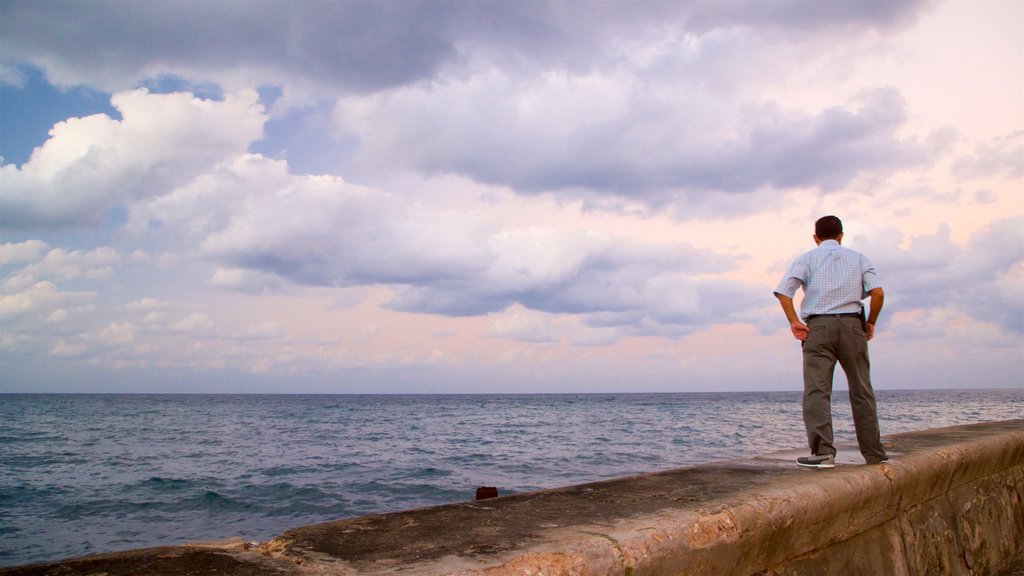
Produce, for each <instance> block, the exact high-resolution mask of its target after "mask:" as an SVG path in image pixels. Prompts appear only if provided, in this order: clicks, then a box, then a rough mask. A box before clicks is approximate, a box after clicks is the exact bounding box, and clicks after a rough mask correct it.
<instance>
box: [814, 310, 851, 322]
mask: <svg viewBox="0 0 1024 576" xmlns="http://www.w3.org/2000/svg"><path fill="white" fill-rule="evenodd" d="M815 318H861V312H843V313H841V314H811V315H810V316H808V317H807V321H808V322H810V321H811V320H814V319H815Z"/></svg>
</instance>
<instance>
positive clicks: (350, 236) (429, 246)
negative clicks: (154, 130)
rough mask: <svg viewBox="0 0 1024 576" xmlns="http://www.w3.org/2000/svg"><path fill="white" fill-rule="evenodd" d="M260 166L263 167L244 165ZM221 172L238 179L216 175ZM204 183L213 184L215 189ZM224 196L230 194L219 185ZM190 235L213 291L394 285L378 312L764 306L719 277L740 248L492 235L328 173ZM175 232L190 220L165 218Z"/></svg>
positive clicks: (719, 313) (664, 313) (676, 319)
mask: <svg viewBox="0 0 1024 576" xmlns="http://www.w3.org/2000/svg"><path fill="white" fill-rule="evenodd" d="M245 169H246V170H250V169H251V170H254V171H256V172H259V171H260V169H259V168H252V167H249V168H245ZM222 177H223V178H224V179H225V180H231V179H239V180H242V181H246V180H245V178H242V177H239V176H227V175H225V176H222ZM218 189H219V187H218V186H210V187H209V190H211V191H213V190H218ZM227 193H228V194H231V192H230V190H228V192H227ZM249 194H252V195H253V197H254V198H259V201H253V202H247V203H245V207H244V208H243V209H241V210H239V211H238V212H237V213H236V214H234V215H232V216H230V217H228V220H227V221H226V222H225V223H224V225H223V226H222V227H221V228H219V229H218V230H216V231H212V232H211V231H207V230H202V229H200V230H195V231H194V233H195V234H196V235H195V236H194V237H193V241H195V242H199V243H201V246H202V251H203V253H204V254H205V255H206V256H207V257H208V258H210V259H211V260H213V261H214V262H215V263H216V264H217V265H219V266H222V267H223V268H222V270H221V272H220V273H219V276H218V277H217V278H215V281H216V283H217V284H218V285H220V286H224V287H229V288H230V287H234V286H237V285H240V284H245V283H247V281H246V280H239V279H244V278H251V277H252V274H253V273H255V274H256V276H257V277H260V278H262V280H261V281H260V282H259V284H260V285H261V286H264V287H266V286H271V285H272V284H273V283H272V282H271V281H270V280H269V279H270V278H274V277H276V278H279V279H281V280H282V281H284V282H286V283H293V284H299V285H306V286H327V287H343V286H369V285H389V286H392V287H393V288H394V289H395V296H394V298H393V299H392V300H391V301H390V302H389V303H387V304H386V307H388V308H391V309H394V310H401V311H407V312H418V313H428V314H438V315H446V316H473V315H481V314H486V313H493V312H500V311H502V310H505V309H507V308H509V307H510V306H514V305H517V304H518V305H521V306H523V307H525V308H527V309H530V310H536V311H541V312H546V313H552V314H579V315H581V316H582V318H583V322H584V323H585V324H587V325H590V326H593V327H609V326H619V327H621V326H625V325H627V324H631V323H639V324H640V325H642V326H646V327H645V328H631V330H632V329H637V330H641V331H644V332H645V333H653V332H658V333H665V334H671V335H678V334H681V333H683V332H685V331H691V330H695V329H698V328H700V327H704V326H708V325H711V324H714V323H720V322H723V321H724V322H728V321H730V320H734V321H739V319H740V318H741V317H742V315H743V314H749V312H750V310H752V309H756V308H758V307H761V306H763V304H764V298H763V294H762V292H763V289H761V288H754V287H750V286H746V285H744V284H742V283H735V282H725V281H722V280H721V279H720V275H721V274H722V273H724V272H728V271H731V270H733V269H735V267H736V266H737V265H738V258H740V257H737V256H727V255H723V254H717V253H714V252H711V251H708V250H700V249H696V248H694V247H691V246H688V245H684V244H666V245H659V244H640V243H636V242H633V241H629V240H623V239H617V238H608V237H601V236H593V235H590V234H584V233H576V232H565V231H559V230H557V229H550V228H515V229H507V230H501V229H498V230H495V229H490V228H486V227H483V226H480V225H477V224H476V223H474V221H473V218H472V216H470V215H467V214H463V213H459V212H448V211H442V210H438V209H429V208H426V207H422V206H418V205H414V204H409V203H407V202H405V201H402V200H401V199H400V198H398V197H396V196H393V195H390V194H386V193H382V192H379V191H375V190H372V189H368V188H363V187H359V186H354V185H351V184H347V183H345V182H343V181H342V180H340V179H336V178H326V177H296V178H294V180H293V181H292V182H291V183H290V184H289V185H288V186H286V187H285V188H283V189H280V188H274V189H270V188H268V189H265V190H260V189H258V188H250V189H249ZM166 225H167V226H168V227H169V229H168V230H166V231H164V232H163V233H165V234H169V235H172V236H174V237H178V234H179V230H183V229H186V228H187V225H188V224H187V222H185V221H184V220H182V221H180V222H177V223H175V222H171V221H168V222H167V224H166Z"/></svg>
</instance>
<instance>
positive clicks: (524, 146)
mask: <svg viewBox="0 0 1024 576" xmlns="http://www.w3.org/2000/svg"><path fill="white" fill-rule="evenodd" d="M672 81H673V82H674V80H672ZM905 121H906V103H905V101H904V99H903V97H902V95H901V94H900V93H899V92H898V91H897V90H895V89H893V88H879V89H873V90H869V91H866V92H864V93H863V94H861V95H860V96H859V97H858V98H857V99H856V100H854V101H852V102H851V103H850V104H849V105H847V106H834V107H831V108H827V109H825V110H822V111H820V112H813V111H803V110H791V109H786V108H784V107H782V106H780V105H777V104H774V103H762V104H757V105H753V104H747V105H740V104H738V103H736V102H731V101H729V100H728V99H723V98H722V97H721V95H719V94H715V93H712V92H710V91H706V90H703V89H701V88H699V87H696V88H690V87H686V86H681V85H678V84H672V83H669V82H666V80H665V79H661V80H654V79H646V78H641V77H638V76H635V75H622V76H619V75H614V74H613V75H596V74H595V75H590V76H586V77H566V76H565V75H562V74H547V75H541V76H531V77H529V78H525V79H519V78H512V77H509V76H508V75H507V74H506V73H505V72H501V71H497V70H492V71H490V72H487V73H485V74H482V75H477V76H472V77H469V78H454V79H452V80H450V81H442V82H435V83H432V84H430V85H427V86H423V87H409V88H403V89H400V90H396V91H394V92H382V93H377V94H373V95H368V96H352V97H347V98H344V99H342V100H340V101H339V103H338V105H337V107H336V109H335V122H336V123H337V126H338V130H341V131H347V132H349V133H351V134H353V135H355V136H356V137H358V138H359V140H360V142H361V144H362V147H361V148H360V150H359V152H358V154H357V158H358V160H359V161H361V162H363V163H366V164H369V165H380V164H383V163H395V162H398V163H401V164H403V165H406V166H408V167H410V168H413V169H415V170H419V171H422V172H425V173H431V174H441V173H453V172H454V173H459V174H464V175H466V176H469V177H471V178H473V179H475V180H477V181H480V182H486V183H491V184H499V185H505V186H509V187H511V188H513V189H515V190H517V191H520V192H545V191H553V190H554V191H561V192H563V193H570V194H573V195H578V194H579V193H580V191H586V192H596V193H598V194H604V195H612V196H619V197H626V198H633V199H638V200H641V201H643V202H645V203H648V204H652V205H655V206H659V205H664V204H666V203H667V202H670V201H673V200H678V199H680V198H685V197H687V196H692V195H695V194H705V193H708V192H727V193H741V192H751V191H754V190H758V189H765V188H770V189H786V188H794V187H810V188H818V189H821V190H824V191H835V190H839V189H842V188H843V187H845V186H847V185H848V184H849V183H850V182H852V181H853V180H854V179H855V178H857V177H858V176H861V175H864V174H871V175H887V174H890V173H892V172H894V171H897V170H900V169H905V168H909V167H913V166H919V165H922V164H926V163H928V162H930V161H931V160H932V158H933V157H934V153H935V151H936V148H935V146H936V145H941V144H942V142H943V141H942V140H939V141H934V140H929V139H927V138H926V139H923V140H918V139H915V138H906V137H903V136H900V134H899V133H900V131H901V130H902V128H903V125H904V122H905Z"/></svg>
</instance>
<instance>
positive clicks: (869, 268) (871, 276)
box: [860, 254, 882, 298]
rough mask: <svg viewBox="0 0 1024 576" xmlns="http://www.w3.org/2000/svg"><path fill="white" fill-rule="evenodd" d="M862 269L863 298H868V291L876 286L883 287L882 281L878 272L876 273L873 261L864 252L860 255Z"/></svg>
mask: <svg viewBox="0 0 1024 576" xmlns="http://www.w3.org/2000/svg"><path fill="white" fill-rule="evenodd" d="M860 269H861V278H862V279H863V280H862V281H863V284H864V294H863V296H861V298H866V297H867V295H868V292H870V291H872V290H874V289H875V288H881V287H882V282H881V280H880V279H879V278H878V274H876V273H875V267H874V266H873V265H872V264H871V261H870V260H868V259H867V257H866V256H864V255H863V254H862V255H861V257H860Z"/></svg>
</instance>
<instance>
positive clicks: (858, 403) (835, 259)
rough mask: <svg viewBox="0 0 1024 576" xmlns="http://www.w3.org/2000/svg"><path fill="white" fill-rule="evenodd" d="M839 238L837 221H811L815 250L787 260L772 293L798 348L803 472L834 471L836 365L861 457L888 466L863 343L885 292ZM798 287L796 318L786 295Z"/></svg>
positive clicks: (864, 260) (860, 258) (865, 263)
mask: <svg viewBox="0 0 1024 576" xmlns="http://www.w3.org/2000/svg"><path fill="white" fill-rule="evenodd" d="M842 241H843V223H842V222H841V221H840V220H839V218H836V217H835V216H825V217H824V218H821V219H819V220H818V221H817V222H815V224H814V242H815V243H816V244H817V245H818V247H817V248H816V249H814V250H811V251H810V252H807V253H806V254H803V255H802V256H800V257H799V258H797V259H796V260H794V261H793V264H792V265H790V267H789V270H787V271H786V275H785V276H783V278H782V281H781V282H779V285H778V287H777V288H776V289H775V297H776V298H778V299H779V303H781V304H782V311H783V312H785V314H786V319H787V320H789V327H790V330H791V331H792V332H793V337H795V338H796V339H797V340H800V342H801V346H802V347H803V357H804V399H803V403H804V426H805V427H806V428H807V442H808V444H809V445H810V448H811V455H810V456H809V457H801V458H798V459H797V464H799V465H800V466H806V467H810V468H835V455H836V448H835V445H834V444H833V435H832V404H831V401H832V400H831V398H832V375H833V373H835V368H836V361H838V362H839V365H840V366H842V368H843V371H844V372H846V379H847V381H848V382H849V388H850V404H851V406H852V408H853V422H854V426H855V427H856V430H857V443H858V444H859V445H860V452H861V454H862V455H863V456H864V459H865V460H866V461H867V463H868V464H879V463H882V462H887V461H888V458H887V457H886V454H885V450H884V449H883V448H882V440H881V437H880V435H879V431H878V413H877V409H876V407H875V393H874V390H872V388H871V375H870V362H869V360H868V340H871V338H872V337H874V334H875V322H876V321H877V320H878V314H879V313H880V312H881V311H882V301H883V300H884V298H885V295H884V293H883V292H882V287H881V286H880V285H879V283H878V279H877V278H876V277H875V269H874V267H873V266H872V265H871V263H870V262H869V261H868V259H867V258H865V257H864V256H863V255H862V254H860V253H858V252H855V251H853V250H850V249H847V248H844V247H842V246H841V243H842ZM801 286H802V287H803V289H804V299H803V302H802V303H801V306H800V315H801V316H802V319H803V321H801V318H800V317H798V316H797V313H796V309H795V308H794V307H793V296H794V295H795V294H796V291H797V289H798V288H800V287H801ZM866 297H870V298H871V305H870V307H869V311H868V315H867V318H866V319H865V318H864V306H863V304H862V303H861V300H863V299H864V298H866Z"/></svg>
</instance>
